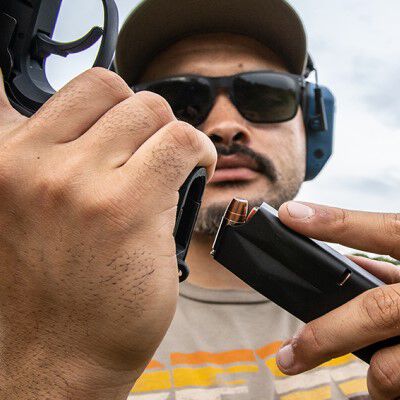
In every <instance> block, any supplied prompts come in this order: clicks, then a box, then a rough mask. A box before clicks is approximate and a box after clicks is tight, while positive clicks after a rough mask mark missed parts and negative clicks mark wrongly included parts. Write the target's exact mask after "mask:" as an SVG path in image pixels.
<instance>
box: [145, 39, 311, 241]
mask: <svg viewBox="0 0 400 400" xmlns="http://www.w3.org/2000/svg"><path fill="white" fill-rule="evenodd" d="M259 70H272V71H278V72H288V71H287V69H286V67H285V65H284V63H283V61H282V59H281V58H280V57H278V56H277V55H276V54H275V53H273V52H272V51H271V50H270V49H268V48H267V47H265V46H263V45H262V44H260V43H258V42H257V41H255V40H253V39H250V38H248V37H245V36H241V35H234V34H206V35H197V36H192V37H190V38H186V39H184V40H181V41H179V42H177V43H175V44H174V45H172V46H171V47H169V48H168V49H166V50H165V51H164V52H162V53H160V54H159V55H158V56H157V57H156V58H155V59H154V60H153V61H152V62H151V64H149V66H148V68H147V69H146V71H145V73H144V75H143V76H142V79H141V81H143V82H146V81H152V80H157V79H162V78H164V77H169V76H174V75H185V74H196V75H203V76H207V77H215V76H230V75H234V74H237V73H241V72H248V71H259ZM198 129H200V130H201V131H203V132H204V133H205V134H206V135H208V136H209V137H210V138H211V140H212V141H213V142H214V143H215V145H216V147H217V150H218V153H219V157H218V164H217V170H216V172H215V175H214V178H213V180H212V181H211V182H210V183H209V184H208V185H207V188H206V191H205V194H204V198H203V206H202V209H201V212H200V215H199V219H198V223H197V227H196V231H197V232H198V233H204V234H210V235H213V234H215V233H216V230H217V228H218V225H219V221H220V219H221V217H222V215H223V212H224V210H225V208H226V206H227V204H228V203H229V202H230V201H231V200H232V198H233V197H241V198H245V199H247V200H249V204H250V207H252V206H256V205H260V204H261V203H262V202H263V201H265V202H267V203H269V204H270V205H272V206H273V207H275V208H278V207H279V206H280V205H281V204H282V203H283V202H285V201H287V200H290V199H292V198H293V197H294V196H295V195H296V194H297V192H298V190H299V188H300V185H301V183H302V182H303V180H304V175H305V146H306V141H305V131H304V125H303V120H302V113H301V110H300V109H299V111H298V113H297V115H296V117H295V118H294V119H292V120H290V121H288V122H284V123H273V124H260V123H253V122H250V121H247V120H246V119H245V118H244V117H243V116H242V115H241V114H240V113H239V111H238V110H237V109H236V108H235V106H234V105H233V104H232V102H231V101H230V99H229V94H228V93H226V92H225V91H220V92H219V93H218V96H217V99H216V102H215V104H214V107H213V109H212V110H211V112H210V114H209V115H208V117H207V119H206V120H205V121H204V123H202V124H201V125H200V126H198Z"/></svg>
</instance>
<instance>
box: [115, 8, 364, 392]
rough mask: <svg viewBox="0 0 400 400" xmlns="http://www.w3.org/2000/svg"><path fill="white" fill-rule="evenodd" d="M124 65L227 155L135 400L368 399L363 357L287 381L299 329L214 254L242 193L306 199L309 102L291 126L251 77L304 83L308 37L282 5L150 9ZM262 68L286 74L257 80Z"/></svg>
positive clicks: (123, 41)
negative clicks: (284, 361)
mask: <svg viewBox="0 0 400 400" xmlns="http://www.w3.org/2000/svg"><path fill="white" fill-rule="evenodd" d="M210 32H213V33H210ZM116 63H117V70H118V72H119V73H120V74H121V76H122V77H123V78H124V79H125V80H126V81H127V82H128V84H130V85H133V87H134V88H135V89H136V90H150V91H154V92H156V93H158V94H160V95H162V96H164V97H165V98H166V99H167V101H168V102H169V103H170V105H171V106H172V109H173V111H174V112H175V115H176V116H177V117H178V118H180V119H183V120H185V121H187V122H189V123H191V124H192V125H194V126H196V127H197V128H198V129H200V130H201V131H202V132H204V133H205V134H206V135H208V136H209V137H210V139H211V140H212V141H213V143H214V144H215V146H216V148H217V151H218V154H219V157H218V163H217V168H216V172H215V174H214V177H213V178H212V180H211V181H210V183H209V184H208V186H207V188H206V191H205V196H204V201H203V206H202V209H201V212H200V215H199V219H198V223H197V227H196V232H195V235H194V237H193V239H192V243H191V251H190V253H189V256H188V263H189V265H190V267H191V275H190V276H189V280H188V282H187V283H184V284H181V285H180V298H179V301H178V309H177V312H176V315H175V318H174V320H173V323H172V325H171V327H170V329H169V331H168V334H167V336H166V338H165V339H164V340H163V342H162V343H161V345H160V347H159V349H158V351H157V353H156V355H155V357H154V359H153V362H152V363H151V364H150V366H149V368H148V369H147V371H146V372H145V374H144V375H143V376H142V378H141V379H140V380H139V382H137V384H136V386H135V387H134V388H133V390H132V393H133V397H134V398H137V399H140V398H144V399H145V398H147V396H150V395H149V393H152V395H151V396H157V398H158V399H175V398H176V399H181V398H182V399H183V398H184V399H202V398H204V399H205V398H207V399H208V398H213V399H261V398H262V399H267V398H268V399H269V398H271V399H272V398H280V397H282V398H287V399H292V398H293V399H298V398H338V399H339V398H340V399H342V398H348V397H351V398H361V397H363V396H364V395H366V393H367V386H366V380H365V375H366V371H367V366H366V365H365V364H363V363H361V362H360V361H358V360H357V359H356V357H354V356H352V355H346V356H344V357H341V358H339V359H336V360H333V361H331V362H330V363H328V364H326V365H324V366H323V367H321V368H319V369H317V370H315V371H312V372H310V373H308V374H304V375H302V376H300V377H285V376H284V375H283V374H282V373H281V372H280V371H279V370H278V368H277V366H276V363H275V354H276V352H277V351H278V349H279V347H280V345H281V343H282V341H283V340H285V339H286V338H287V337H291V336H293V335H294V334H295V332H296V331H297V330H298V329H299V328H300V326H301V324H300V322H299V321H298V320H296V319H295V318H293V317H291V316H290V315H289V314H287V313H286V312H285V311H283V310H282V309H280V308H279V307H277V306H276V305H274V304H273V303H271V302H270V301H268V300H266V299H264V298H263V297H262V296H260V295H258V294H257V293H255V292H253V291H252V290H250V289H249V288H248V287H246V285H245V284H244V283H243V282H241V281H240V280H239V279H237V278H236V277H235V276H234V275H233V274H231V273H230V272H229V271H227V270H226V269H224V268H223V267H221V266H220V265H219V264H218V263H216V262H215V261H214V260H213V259H212V258H211V257H210V255H209V253H210V249H211V247H212V242H213V239H214V236H215V234H216V232H217V229H218V225H219V222H220V220H221V218H222V215H223V213H224V211H225V208H226V205H227V204H228V203H229V201H230V200H231V199H232V198H233V197H234V196H238V197H243V198H246V199H248V200H249V201H250V205H251V206H257V205H260V204H261V202H262V201H266V202H268V203H269V204H271V205H272V206H274V207H276V208H279V207H280V206H281V205H282V204H283V203H284V202H285V201H288V200H290V199H292V198H293V197H294V196H295V195H296V194H297V192H298V190H299V188H300V185H301V183H302V182H303V180H304V176H305V159H306V157H305V154H306V150H305V149H306V133H305V128H304V123H303V116H302V110H301V109H300V107H299V103H297V112H296V113H295V114H292V115H288V116H285V118H283V119H284V122H281V121H278V117H277V115H276V114H278V112H279V111H278V110H277V107H276V105H275V104H274V103H273V102H274V101H275V102H276V103H278V102H279V100H280V99H279V98H274V99H271V98H270V97H268V96H271V94H269V92H268V90H270V88H269V87H263V89H261V90H264V92H263V93H262V94H261V93H259V92H257V89H254V88H249V87H246V86H245V83H246V82H245V80H246V79H247V80H250V79H258V81H257V83H258V84H259V85H260V81H261V80H262V82H263V83H265V82H268V84H271V77H272V78H273V79H275V84H276V85H279V84H280V81H279V79H283V78H281V75H279V74H281V73H283V75H285V77H288V76H289V75H288V74H289V73H292V74H297V75H299V76H304V74H305V67H306V63H307V46H306V39H305V32H304V29H303V26H302V24H301V21H300V19H299V18H298V17H297V15H296V13H295V12H294V10H293V9H291V7H289V6H288V5H287V4H286V3H285V2H283V1H273V2H271V1H257V0H252V1H248V2H238V1H237V2H227V1H223V0H222V1H221V0H219V1H197V2H196V1H189V2H188V1H179V0H174V1H169V2H160V1H157V0H147V1H144V2H142V3H141V4H140V5H139V6H138V7H137V8H136V9H135V10H134V11H133V12H132V14H131V15H130V16H129V17H128V19H127V21H126V22H125V25H124V27H123V29H122V31H121V34H120V38H119V43H118V49H117V54H116ZM255 71H274V72H276V73H278V74H275V75H271V74H270V72H264V74H263V73H262V72H259V75H258V76H257V78H256V77H254V76H252V75H249V73H252V72H255ZM238 74H242V75H238ZM246 74H247V75H246ZM220 76H228V77H232V76H236V77H240V78H236V79H237V81H236V82H235V83H233V86H230V87H217V88H213V89H214V92H213V93H212V94H208V93H206V94H205V93H204V92H207V90H209V91H210V92H211V89H209V86H207V85H210V83H209V82H210V81H209V82H207V81H206V80H205V79H208V78H210V77H220ZM240 79H242V81H240ZM243 82H244V83H243ZM240 84H242V85H243V87H244V88H242V92H240V88H238V86H239V85H240ZM234 85H236V86H234ZM253 85H255V83H253ZM207 96H208V97H207ZM240 96H241V97H240ZM251 96H253V99H252V100H253V102H254V103H257V102H258V103H260V102H262V101H264V102H269V108H268V110H266V115H258V117H259V119H261V120H262V121H261V122H262V123H260V121H255V120H254V118H252V117H253V114H251V112H249V110H248V109H247V108H251V107H252V106H251V104H246V105H245V106H243V104H242V103H241V102H243V97H247V98H251ZM262 96H264V97H262ZM274 96H277V94H276V93H274ZM281 103H282V100H281ZM246 107H247V108H246ZM251 111H253V113H254V109H252V110H251ZM246 112H247V114H246ZM274 117H275V118H276V119H275V120H273V118H274ZM263 118H264V119H263ZM268 118H270V120H269V121H268ZM267 122H270V123H267ZM271 122H273V123H271ZM251 206H250V207H251ZM288 207H289V212H290V211H292V212H293V213H294V212H295V211H298V210H300V211H302V208H299V207H300V206H298V205H296V203H289V206H288ZM291 209H293V210H291Z"/></svg>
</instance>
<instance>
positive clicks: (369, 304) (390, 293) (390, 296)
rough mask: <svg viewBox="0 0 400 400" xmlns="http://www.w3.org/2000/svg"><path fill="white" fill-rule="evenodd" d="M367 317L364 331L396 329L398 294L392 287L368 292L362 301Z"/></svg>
mask: <svg viewBox="0 0 400 400" xmlns="http://www.w3.org/2000/svg"><path fill="white" fill-rule="evenodd" d="M362 308H363V310H364V314H365V315H366V317H367V320H366V327H365V328H366V329H370V330H371V329H372V330H376V329H377V328H379V329H398V327H399V324H400V303H399V294H398V292H397V291H396V289H394V288H393V287H392V286H390V285H388V286H385V287H379V288H376V289H373V290H370V291H368V292H367V293H366V294H365V295H364V297H363V299H362Z"/></svg>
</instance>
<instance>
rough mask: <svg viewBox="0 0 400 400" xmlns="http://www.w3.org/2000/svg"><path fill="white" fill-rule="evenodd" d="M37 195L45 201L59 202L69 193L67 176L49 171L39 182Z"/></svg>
mask: <svg viewBox="0 0 400 400" xmlns="http://www.w3.org/2000/svg"><path fill="white" fill-rule="evenodd" d="M36 193H37V194H38V195H39V196H40V198H41V199H42V200H43V201H44V205H45V204H46V203H48V202H54V201H59V200H62V199H64V198H65V196H66V195H67V193H68V183H67V179H66V177H65V176H63V175H61V174H58V173H51V172H50V171H47V172H46V174H43V175H42V176H41V177H40V178H39V179H38V181H37V184H36Z"/></svg>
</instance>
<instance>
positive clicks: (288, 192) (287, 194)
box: [194, 145, 304, 236]
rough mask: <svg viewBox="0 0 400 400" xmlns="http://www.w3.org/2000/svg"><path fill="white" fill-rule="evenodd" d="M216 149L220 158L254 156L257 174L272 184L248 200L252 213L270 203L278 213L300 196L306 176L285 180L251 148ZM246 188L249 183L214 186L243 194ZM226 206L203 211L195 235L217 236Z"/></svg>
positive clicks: (297, 174) (292, 175)
mask: <svg viewBox="0 0 400 400" xmlns="http://www.w3.org/2000/svg"><path fill="white" fill-rule="evenodd" d="M216 147H217V153H218V154H219V155H230V154H238V153H241V154H246V155H250V156H252V157H253V159H254V160H256V163H257V170H258V172H259V173H261V174H262V175H263V176H264V178H265V179H266V184H267V182H268V181H269V182H270V183H271V184H270V185H268V184H267V185H266V186H268V188H265V191H264V192H263V193H257V194H255V195H254V196H252V197H250V198H249V197H248V198H247V199H246V200H248V202H249V210H251V209H252V208H254V207H258V206H260V205H261V204H262V203H264V202H265V203H268V204H269V205H270V206H272V207H273V208H275V209H278V208H279V207H280V206H281V205H282V204H283V203H285V202H287V201H289V200H292V199H293V198H294V197H295V196H296V195H297V193H298V192H299V190H300V187H301V184H302V183H303V179H304V176H303V175H302V174H301V172H300V171H299V170H292V171H290V172H289V173H287V175H286V174H285V175H286V176H285V177H283V176H280V174H278V173H277V170H276V168H275V165H274V163H273V162H272V160H271V159H270V158H267V157H266V156H264V155H261V154H259V153H255V152H254V151H253V150H250V149H249V148H248V147H245V146H241V145H234V146H232V147H231V148H230V149H228V150H227V149H226V148H219V147H218V146H216ZM245 185H247V183H246V182H221V183H215V184H214V186H218V187H220V188H223V187H230V188H232V187H236V188H237V189H238V190H240V188H241V187H242V188H243V187H244V186H245ZM227 206H228V204H225V203H214V204H211V205H209V206H207V207H202V208H201V209H200V212H199V215H198V218H197V222H196V225H195V228H194V232H196V233H198V234H201V235H207V236H215V235H216V234H217V232H218V228H219V225H220V223H221V219H222V217H223V216H224V214H225V211H226V208H227Z"/></svg>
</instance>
